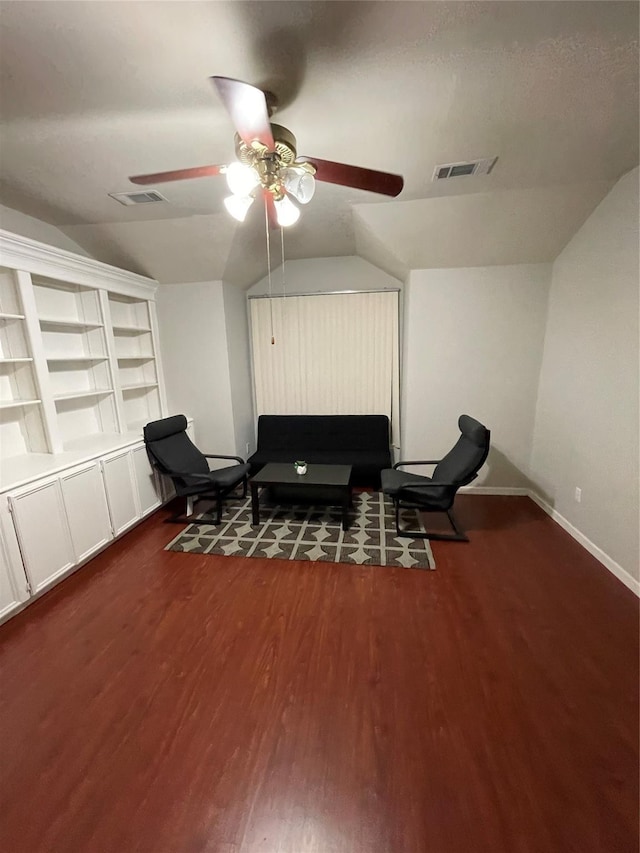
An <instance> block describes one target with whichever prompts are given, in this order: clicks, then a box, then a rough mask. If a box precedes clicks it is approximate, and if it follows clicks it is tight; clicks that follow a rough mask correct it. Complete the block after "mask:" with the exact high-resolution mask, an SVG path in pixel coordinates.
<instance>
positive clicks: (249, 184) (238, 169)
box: [226, 163, 260, 196]
mask: <svg viewBox="0 0 640 853" xmlns="http://www.w3.org/2000/svg"><path fill="white" fill-rule="evenodd" d="M226 176H227V185H228V187H229V189H230V190H231V192H232V193H233V194H234V195H240V196H248V195H249V193H250V192H251V190H253V189H255V188H256V187H257V186H258V184H259V183H260V178H259V177H258V175H257V173H256V171H255V169H252V168H251V166H244V165H243V164H242V163H231V164H230V165H229V166H227V172H226Z"/></svg>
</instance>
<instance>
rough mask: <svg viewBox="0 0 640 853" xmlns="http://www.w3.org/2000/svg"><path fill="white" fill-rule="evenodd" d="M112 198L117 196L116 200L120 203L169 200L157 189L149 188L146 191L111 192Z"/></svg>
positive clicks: (147, 202) (150, 202) (145, 202)
mask: <svg viewBox="0 0 640 853" xmlns="http://www.w3.org/2000/svg"><path fill="white" fill-rule="evenodd" d="M109 195H110V196H111V198H115V200H116V201H119V202H120V204H127V205H129V204H152V203H153V202H156V201H167V199H166V198H165V197H164V196H163V195H160V193H159V192H156V191H155V190H147V191H146V192H140V191H137V192H132V193H109Z"/></svg>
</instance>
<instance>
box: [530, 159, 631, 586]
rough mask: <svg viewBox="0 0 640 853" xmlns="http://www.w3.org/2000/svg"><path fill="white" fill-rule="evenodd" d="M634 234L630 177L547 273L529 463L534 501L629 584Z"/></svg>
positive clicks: (620, 184)
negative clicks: (600, 553)
mask: <svg viewBox="0 0 640 853" xmlns="http://www.w3.org/2000/svg"><path fill="white" fill-rule="evenodd" d="M638 231H639V222H638V169H637V168H636V169H634V170H633V171H632V172H630V173H629V174H627V175H625V176H624V177H623V178H622V179H621V180H620V181H619V182H618V183H617V184H616V186H615V187H614V188H613V189H612V190H611V192H610V193H609V195H608V196H606V198H605V199H604V200H603V201H602V202H601V203H600V204H599V205H598V207H597V208H596V209H595V211H594V212H593V213H592V215H591V216H590V217H589V219H588V220H587V221H586V222H585V224H584V225H583V226H582V228H580V230H579V231H578V232H577V234H576V235H575V236H574V237H573V239H572V240H571V241H570V243H569V244H568V245H567V247H566V248H565V249H564V250H563V252H561V254H560V255H559V257H558V258H557V260H556V261H555V263H554V265H553V277H552V285H551V293H550V300H549V315H548V322H547V331H546V337H545V343H544V356H543V362H542V372H541V377H540V391H539V398H538V406H537V415H536V423H535V435H534V444H533V453H532V460H531V461H532V471H533V478H534V481H535V486H536V488H537V489H538V491H539V492H540V494H541V496H542V497H543V498H544V499H545V500H546V501H547V502H548V503H550V504H551V505H552V506H553V508H554V509H555V510H556V511H557V512H559V513H560V515H562V516H564V518H565V519H567V521H569V522H570V523H571V524H572V525H574V526H575V527H576V528H578V530H579V531H580V532H581V533H583V534H584V535H585V536H586V537H587V538H588V539H590V540H591V542H592V543H594V544H595V545H596V546H597V547H598V548H600V549H602V550H603V551H604V552H605V554H606V555H608V556H609V557H610V558H611V559H612V560H614V561H615V562H616V563H618V564H619V566H621V567H622V568H623V570H624V571H626V572H627V573H628V574H630V575H632V576H633V577H634V578H636V580H637V579H638V577H639V569H638V566H639V563H640V554H639V547H638V527H639V524H638V518H639V503H638V482H639V472H638V273H639V270H638ZM576 486H577V487H579V488H581V489H582V501H581V503H576V501H575V499H574V490H575V488H576Z"/></svg>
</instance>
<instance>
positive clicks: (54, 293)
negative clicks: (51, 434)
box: [32, 276, 120, 449]
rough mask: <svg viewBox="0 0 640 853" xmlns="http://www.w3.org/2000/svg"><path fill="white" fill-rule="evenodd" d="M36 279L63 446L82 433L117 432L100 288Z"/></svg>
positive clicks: (48, 367) (58, 430) (38, 310)
mask: <svg viewBox="0 0 640 853" xmlns="http://www.w3.org/2000/svg"><path fill="white" fill-rule="evenodd" d="M32 283H33V294H34V299H35V303H36V309H37V312H38V321H39V324H40V329H41V333H42V341H43V345H44V352H45V357H46V364H47V373H48V380H49V387H50V391H51V396H52V398H53V401H54V405H55V413H56V427H57V432H58V436H59V439H60V442H61V444H62V447H63V448H65V449H66V448H67V447H68V446H69V443H70V442H74V441H76V440H77V439H78V438H79V437H81V436H86V435H95V434H96V433H98V434H99V433H106V434H109V435H111V434H113V433H118V432H119V431H120V422H119V418H118V411H117V408H116V402H115V399H114V379H113V375H112V369H111V365H110V362H109V355H108V350H107V339H106V333H105V318H104V316H103V313H102V305H101V300H100V294H99V291H98V289H97V288H95V287H86V286H82V285H78V284H70V283H68V282H63V281H59V280H57V279H52V278H44V277H41V276H32Z"/></svg>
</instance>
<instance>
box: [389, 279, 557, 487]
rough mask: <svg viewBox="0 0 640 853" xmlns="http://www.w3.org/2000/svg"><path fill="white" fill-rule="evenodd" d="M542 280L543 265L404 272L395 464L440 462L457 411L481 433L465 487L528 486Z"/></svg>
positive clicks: (544, 293)
mask: <svg viewBox="0 0 640 853" xmlns="http://www.w3.org/2000/svg"><path fill="white" fill-rule="evenodd" d="M550 278H551V267H550V265H549V264H521V265H516V266H497V267H475V268H468V269H439V270H414V271H412V272H411V273H410V275H409V282H408V285H407V286H406V288H405V334H404V346H403V362H404V372H403V387H402V399H403V405H402V451H401V454H402V457H403V458H405V459H439V458H441V457H442V455H443V454H445V453H446V452H447V451H448V450H450V449H451V447H452V445H453V443H454V442H455V441H456V440H457V437H458V435H459V432H458V428H457V421H458V417H459V415H461V414H463V413H466V414H469V415H472V416H473V417H475V418H477V419H478V420H480V421H482V422H483V423H484V424H485V425H486V426H487V427H488V428H489V429H490V430H491V445H492V449H491V453H490V456H489V460H488V463H487V465H486V466H485V468H484V469H483V472H482V473H481V474H480V476H479V477H478V480H476V481H475V483H474V485H481V484H485V485H490V486H502V487H505V486H506V487H524V488H527V487H528V485H529V480H528V475H529V462H530V456H531V448H532V442H533V423H534V416H535V405H536V395H537V389H538V378H539V371H540V362H541V355H542V344H543V339H544V326H545V317H546V310H547V297H548V291H549V284H550Z"/></svg>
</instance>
